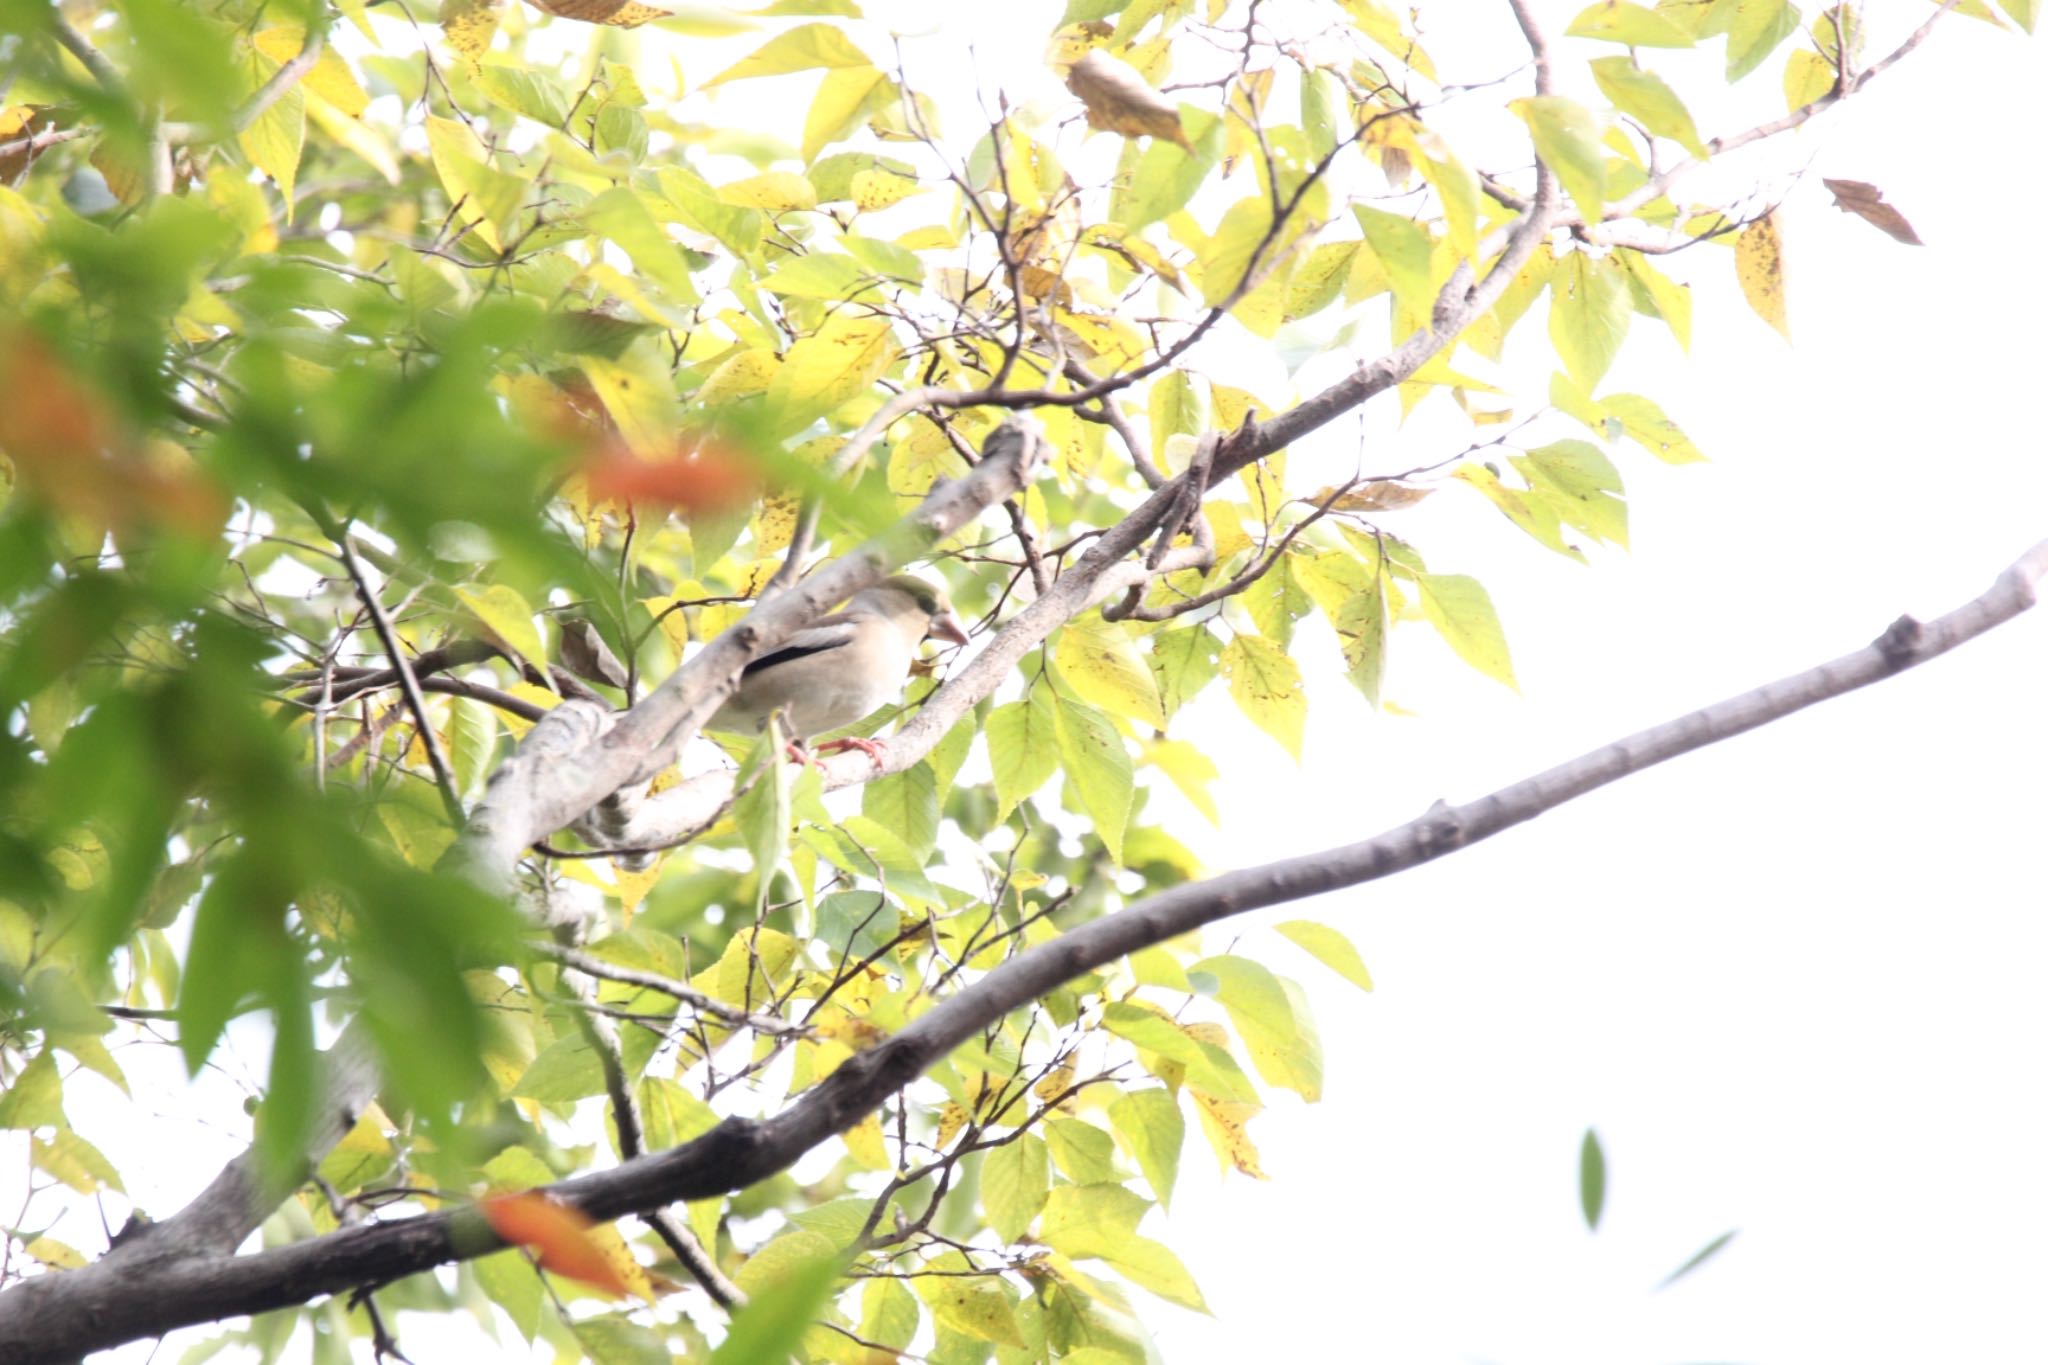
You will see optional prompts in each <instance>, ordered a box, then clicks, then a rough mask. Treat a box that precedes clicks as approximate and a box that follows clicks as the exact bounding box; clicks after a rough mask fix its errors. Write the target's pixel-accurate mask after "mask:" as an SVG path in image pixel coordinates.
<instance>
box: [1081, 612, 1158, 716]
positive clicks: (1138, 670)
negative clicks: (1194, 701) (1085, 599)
mask: <svg viewBox="0 0 2048 1365" xmlns="http://www.w3.org/2000/svg"><path fill="white" fill-rule="evenodd" d="M1053 663H1054V665H1055V666H1056V667H1058V669H1059V671H1060V676H1061V677H1062V678H1064V679H1066V683H1067V686H1069V687H1071V688H1073V689H1074V691H1075V693H1076V694H1077V695H1078V696H1080V698H1081V699H1082V700H1083V701H1087V702H1092V703H1094V704H1095V705H1097V706H1099V707H1101V708H1102V709H1103V710H1105V711H1110V712H1114V713H1115V714H1117V715H1119V716H1129V717H1130V718H1131V719H1133V720H1139V721H1143V722H1145V723H1146V724H1147V725H1150V726H1152V727H1153V728H1154V729H1161V728H1164V727H1165V725H1166V713H1165V711H1164V710H1163V709H1161V707H1160V704H1159V684H1158V683H1157V682H1156V681H1155V680H1154V679H1153V677H1152V670H1151V669H1150V668H1149V667H1148V666H1147V665H1146V663H1145V661H1144V659H1143V658H1142V657H1140V655H1139V653H1138V646H1137V642H1136V641H1134V640H1133V639H1132V638H1131V635H1130V632H1129V631H1127V630H1125V629H1124V627H1123V626H1121V625H1119V624H1117V623H1115V622H1113V621H1105V620H1103V619H1102V617H1101V615H1100V614H1099V613H1096V612H1090V613H1089V614H1088V615H1086V616H1082V617H1077V618H1075V619H1074V620H1072V621H1069V622H1068V623H1067V624H1066V625H1065V626H1063V627H1061V629H1060V634H1059V641H1058V643H1057V644H1056V645H1055V646H1054V648H1053Z"/></svg>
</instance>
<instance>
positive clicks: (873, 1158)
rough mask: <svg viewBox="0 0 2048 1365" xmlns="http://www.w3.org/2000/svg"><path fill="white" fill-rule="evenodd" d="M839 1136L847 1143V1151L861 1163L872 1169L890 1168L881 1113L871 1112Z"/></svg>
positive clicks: (883, 1169) (884, 1169)
mask: <svg viewBox="0 0 2048 1365" xmlns="http://www.w3.org/2000/svg"><path fill="white" fill-rule="evenodd" d="M839 1137H840V1140H841V1141H842V1142H844V1143H845V1144H846V1150H847V1152H848V1153H849V1154H850V1155H851V1156H852V1157H853V1159H854V1160H855V1161H857V1162H859V1163H860V1164H861V1165H863V1166H865V1167H867V1168H868V1169H869V1170H871V1171H886V1170H888V1169H889V1167H890V1164H891V1163H890V1161H889V1148H888V1144H887V1143H885V1142H884V1141H883V1140H882V1116H881V1115H880V1114H879V1113H875V1112H870V1113H869V1114H868V1116H867V1117H866V1118H864V1119H862V1120H861V1121H860V1122H859V1123H856V1124H855V1125H853V1127H851V1128H849V1129H847V1130H846V1131H845V1132H844V1133H841V1134H840V1135H839Z"/></svg>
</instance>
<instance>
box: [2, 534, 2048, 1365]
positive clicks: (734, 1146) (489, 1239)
mask: <svg viewBox="0 0 2048 1365" xmlns="http://www.w3.org/2000/svg"><path fill="white" fill-rule="evenodd" d="M2043 577H2048V541H2043V542H2042V543H2041V544H2039V545H2036V546H2035V547H2034V548H2033V549H2031V550H2029V551H2028V552H2027V553H2026V554H2025V555H2023V556H2022V557H2021V558H2020V559H2019V560H2018V561H2017V562H2015V563H2014V564H2013V565H2012V566H2011V567H2010V568H2008V569H2007V570H2006V571H2005V572H2004V573H2003V574H2001V575H1999V577H1998V580H1997V581H1996V582H1995V583H1994V584H1993V585H1992V586H1991V588H1990V589H1989V590H1988V591H1986V592H1985V593H1984V594H1983V595H1982V596H1980V597H1977V598H1975V599H1973V600H1972V601H1970V602H1967V603H1965V604H1963V605H1962V606H1961V607H1958V608H1957V609H1956V610H1954V611H1952V612H1949V613H1948V614H1947V615H1945V616H1941V617H1938V618H1936V619H1935V620H1933V621H1930V622H1926V623H1922V622H1919V621H1916V620H1914V619H1913V618H1911V617H1901V618H1899V620H1897V621H1895V622H1894V623H1893V624H1892V625H1891V626H1890V627H1889V628H1888V629H1886V631H1885V632H1884V634H1883V635H1881V636H1879V637H1878V639H1877V640H1876V641H1874V642H1873V643H1871V644H1869V645H1867V646H1865V647H1863V648H1862V649H1859V650H1856V651H1854V652H1853V653H1850V654H1846V655H1843V656H1842V657H1841V658H1839V659H1834V660H1832V661H1830V662H1827V663H1823V664H1820V665H1818V666H1816V667H1814V668H1811V669H1808V670H1806V671H1805V672H1803V673H1797V674H1794V675H1792V676H1791V677H1788V678H1783V679H1780V680H1779V681H1777V682H1773V683H1767V684H1765V685H1764V686H1762V687H1759V688H1756V689H1755V690H1753V691H1750V692H1745V693H1743V694H1741V695H1740V696H1736V697H1732V698H1729V699H1728V700H1726V701H1722V702H1719V703H1716V704H1715V705H1712V706H1709V707H1706V708H1705V709H1703V710H1700V711H1695V712H1693V713H1692V714H1690V715H1687V716H1681V717H1679V718H1677V719H1675V720H1672V721H1668V722H1666V723H1665V724H1662V725H1659V726H1655V727H1653V728H1651V729H1648V730H1643V731H1640V732H1638V733H1636V734H1633V735H1630V736H1627V737H1626V738H1623V739H1619V740H1616V741H1614V742H1613V743H1611V744H1607V745H1604V746H1602V747H1601V748H1598V749H1595V750H1593V751H1591V752H1590V753H1587V754H1583V755H1581V756H1580V757H1578V758H1575V759H1573V760H1571V761H1570V762H1567V763H1563V764H1560V765H1558V766H1557V767H1554V768H1551V769H1549V770H1548V771H1546V772H1541V773H1538V774H1536V775H1534V776H1533V777H1529V778H1525V779H1524V780H1522V781H1520V782H1517V783H1515V784H1514V785H1512V786H1509V787H1504V788H1502V789H1501V790H1499V791H1497V792H1494V793H1493V794H1491V795H1489V796H1484V797H1481V798H1480V799H1478V800H1476V801H1472V802H1469V803H1467V804H1465V805H1462V806H1450V805H1445V804H1443V803H1441V802H1439V803H1438V804H1437V805H1435V806H1433V807H1432V808H1431V809H1430V810H1429V811H1428V812H1426V813H1425V814H1424V815H1422V816H1421V817H1420V818H1418V819H1416V820H1412V821H1410V822H1409V823H1407V824H1405V825H1401V826H1399V827H1397V828H1395V829H1391V830H1388V831H1386V832H1385V833H1383V834H1380V835H1378V836H1377V837H1374V838H1371V839H1367V840H1364V841H1362V842H1359V843H1355V844H1349V845H1345V846H1343V847H1340V848H1335V849H1329V850H1326V851H1323V852H1320V853H1313V854H1307V855H1304V856H1301V857H1296V858H1289V859H1285V860H1283V861H1280V862H1275V863H1268V864H1266V865H1264V866H1262V867H1254V868H1247V869H1245V870H1243V871H1240V872H1231V873H1226V874H1224V875H1222V876H1218V877H1212V878H1210V879H1208V880H1206V881H1199V882H1189V883H1186V884H1184V885H1181V886H1177V887H1173V888H1172V889H1170V890H1167V891H1164V892H1161V893H1160V894H1158V895H1156V896H1151V897H1148V898H1147V899H1145V900H1142V901H1139V902H1137V903H1136V904H1134V905H1131V906H1129V907H1128V908H1126V909H1124V910H1121V911H1118V912H1116V913H1115V914H1111V915H1107V916H1104V917H1103V918H1101V919H1099V920H1095V921H1093V922H1092V923H1089V924H1085V925H1083V926H1081V927H1080V928H1078V929H1076V930H1074V931H1073V932H1071V933H1067V934H1064V935H1062V936H1060V937H1059V938H1056V939H1054V940H1052V941H1051V942H1048V943H1044V944H1041V945H1039V946H1038V947H1036V948H1032V949H1029V950H1028V951H1025V952H1023V953H1020V954H1018V955H1017V956H1016V957H1014V958H1012V959H1010V960H1009V961H1008V962H1006V963H1004V964H1003V965H1002V966H1000V967H998V968H996V969H995V970H993V971H991V972H990V973H989V974H988V975H987V976H985V977H983V978H982V979H981V980H979V981H977V982H976V983H975V984H974V985H973V986H971V987H969V988H968V989H966V990H963V991H961V992H960V993H958V994H957V995H954V996H951V997H949V998H948V999H946V1000H944V1001H942V1002H941V1003H939V1004H938V1005H937V1006H935V1007H934V1008H932V1009H931V1010H930V1011H928V1012H927V1013H925V1014H923V1015H921V1016H920V1017H919V1018H918V1019H917V1020H915V1021H914V1022H913V1023H911V1024H910V1025H909V1026H908V1027H906V1028H905V1029H903V1031H902V1032H900V1033H898V1034H896V1035H895V1036H894V1037H892V1038H890V1039H889V1040H888V1041H887V1042H884V1043H882V1044H880V1045H878V1046H876V1047H873V1048H870V1049H869V1050H867V1051H865V1052H862V1053H860V1054H858V1055H856V1056H855V1057H853V1058H851V1059H850V1060H848V1061H847V1062H846V1063H845V1064H843V1065H842V1066H841V1067H840V1068H839V1069H838V1070H837V1071H835V1072H833V1073H832V1075H831V1076H830V1077H829V1078H827V1079H826V1080H825V1081H823V1082H821V1083H820V1084H819V1085H817V1086H815V1087H813V1088H812V1089H811V1090H809V1091H807V1092H806V1093H805V1094H804V1095H803V1096H802V1097H801V1098H799V1099H798V1100H797V1101H796V1103H794V1104H793V1105H791V1106H790V1107H789V1108H788V1109H787V1110H785V1111H783V1112H782V1113H780V1114H778V1115H776V1116H775V1117H773V1118H771V1119H767V1120H756V1119H743V1118H732V1119H727V1120H725V1121H724V1122H723V1123H721V1124H719V1125H718V1127H716V1128H714V1129H712V1130H711V1131H710V1132H708V1133H706V1134H705V1135H704V1136H702V1137H700V1138H698V1139H696V1140H695V1141H692V1142H689V1143H685V1144H684V1145H682V1146H680V1147H675V1148H672V1149H670V1150H668V1151H666V1152H662V1153H659V1154H656V1155H653V1156H647V1157H642V1158H641V1159H639V1160H637V1161H628V1162H624V1163H622V1164H620V1165H619V1166H616V1167H613V1168H612V1169H609V1170H604V1171H597V1172H593V1173H591V1174H588V1175H582V1176H577V1177H575V1178H573V1179H570V1180H564V1181H561V1182H560V1183H558V1184H556V1185H553V1186H550V1187H548V1192H549V1193H550V1194H551V1195H553V1196H554V1197H556V1198H559V1199H562V1200H564V1201H566V1202H568V1203H570V1204H573V1205H575V1206H576V1207H578V1208H580V1209H581V1210H582V1211H583V1212H584V1213H586V1214H588V1215H589V1216H591V1217H593V1218H597V1219H611V1218H618V1217H621V1216H623V1215H625V1214H629V1213H638V1212H640V1211H642V1210H647V1209H654V1208H658V1207H661V1206H663V1205H666V1204H670V1203H673V1202H675V1201H676V1200H680V1199H696V1198H706V1197H709V1196H712V1195H716V1194H723V1193H726V1192H728V1191H731V1190H734V1189H739V1188H741V1187H743V1186H746V1185H749V1184H752V1183H753V1182H755V1181H757V1180H760V1179H763V1178H765V1177H766V1176H768V1175H771V1174H773V1173H775V1172H776V1171H779V1170H782V1169H784V1168H786V1167H787V1166H788V1165H789V1164H790V1163H792V1162H794V1161H795V1160H796V1159H797V1158H798V1157H800V1156H802V1155H803V1154H804V1153H805V1152H807V1151H809V1150H810V1149H811V1148H812V1147H815V1146H816V1145H817V1144H818V1143H820V1142H823V1141H825V1140H826V1139H827V1138H829V1137H831V1136H832V1135H833V1134H835V1133H839V1132H843V1131H844V1130H845V1129H847V1128H848V1127H851V1126H852V1125H853V1124H854V1123H856V1122H858V1121H859V1120H860V1119H861V1118H862V1117H864V1116H865V1115H866V1114H868V1113H869V1112H871V1111H872V1110H873V1109H874V1108H876V1107H877V1106H878V1105H880V1104H881V1103H883V1102H884V1101H885V1100H886V1099H887V1098H888V1097H889V1096H890V1095H893V1094H895V1093H896V1092H897V1091H898V1090H900V1089H902V1088H903V1087H904V1086H905V1085H908V1084H909V1083H910V1082H911V1081H913V1080H915V1079H916V1078H917V1077H918V1076H919V1075H920V1074H922V1073H923V1071H924V1070H925V1068H926V1067H928V1066H930V1065H931V1064H932V1063H933V1062H934V1061H936V1060H938V1059H939V1058H941V1057H943V1056H945V1055H946V1054H947V1053H948V1052H950V1051H951V1050H952V1049H953V1048H954V1047H956V1046H958V1045H959V1044H960V1043H961V1042H963V1041H965V1040H966V1039H968V1038H970V1037H972V1036H973V1035H974V1034H976V1033H977V1032H979V1031H980V1030H982V1029H984V1028H986V1027H987V1026H988V1025H989V1024H990V1023H992V1022H993V1021H995V1020H997V1019H1000V1018H1001V1017H1002V1016H1003V1015H1004V1014H1006V1013H1008V1012H1009V1011H1010V1010H1012V1009H1015V1008H1017V1007H1018V1006H1020V1005H1024V1004H1027V1003H1029V1002H1030V1001H1032V1000H1035V999H1037V998H1038V997H1040V996H1041V995H1043V994H1044V993H1045V992H1047V991H1049V990H1051V989H1053V988H1054V987H1056V986H1058V985H1060V984H1061V983H1062V982H1065V981H1068V980H1071V979H1072V978H1074V977H1076V976H1078V975H1080V974H1082V973H1084V972H1087V971H1090V970H1092V969H1094V968H1096V967H1100V966H1103V965H1105V964H1107V963H1110V962H1113V961H1115V960H1116V959H1117V958H1120V957H1123V956H1125V955H1126V954H1128V953H1131V952H1135V951H1137V950H1138V949H1140V948H1145V947H1149V946H1151V945H1154V944H1157V943H1162V942H1164V941H1166V940H1167V939H1170V938H1173V937H1175V936H1176V935H1179V934H1184V933H1186V932H1188V931H1189V930H1191V929H1196V928H1199V927H1201V926H1202V925H1205V924H1209V923H1212V922H1214V921H1216V920H1220V919H1225V918H1228V917H1229V916H1232V915H1236V914H1241V913H1243V912H1244V911H1247V910H1253V909H1258V908H1260V907H1263V906H1269V905H1279V904H1284V903H1286V902H1289V901H1294V900H1299V899H1301V898H1303V897H1306V896H1312V895H1317V894H1321V893H1323V892H1328V891H1334V890H1338V889H1341V888H1344V887H1350V886H1358V885H1362V884H1363V883H1366V882H1370V881H1376V880H1378V879H1379V878H1381V877H1386V876H1389V875H1391V874H1393V873H1396V872H1400V871H1405V870H1406V869H1408V868H1411V867H1418V866H1420V865H1422V864H1423V863H1427V862H1431V861H1434V860H1435V859H1437V858H1441V857H1443V856H1445V855H1446V854H1449V853H1453V852H1456V851H1457V850H1459V849H1461V848H1465V847H1469V846H1470V845H1472V844H1475V843H1477V842H1479V841H1480V840H1482V839H1486V838H1489V837H1491V836H1493V835H1495V834H1498V833H1500V832H1501V831H1502V830H1505V829H1509V828H1512V827H1513V826H1515V825H1518V824H1522V823H1524V822H1526V821H1529V820H1533V819H1535V818H1536V817H1537V816H1539V815H1541V814H1543V813H1544V812H1546V811H1549V810H1553V809H1555V808H1557V807H1558V806H1561V805H1563V804H1565V803H1566V802H1568V801H1571V800H1573V799H1574V798H1576V797H1579V796H1583V795H1585V794H1586V793H1588V792H1591V791H1594V790H1597V789H1598V788H1600V787H1604V786H1606V785H1608V784H1609V783H1612V782H1617V781H1619V780H1621V779H1622V778H1624V777H1627V776H1628V775H1629V774H1631V773H1636V772H1640V771H1642V770H1643V769H1645V768H1649V767H1652V766H1654V765H1656V764H1658V763H1662V762H1665V761H1667V760H1669V759H1672V758H1676V757H1678V756H1679V755H1681V754H1686V753H1690V752H1692V751H1693V750H1695V749H1700V748H1704V747H1706V746H1708V745H1711V744H1715V743H1718V742H1720V741H1721V740H1724V739H1728V738H1731V737H1732V736H1735V735H1739V734H1742V733H1744V732H1746V731H1749V730H1753V729H1756V728H1757V727H1759V726H1762V725H1767V724H1769V723H1770V722H1772V721H1775V720H1780V719H1783V718H1784V717H1786V716H1789V715H1791V714H1793V713H1794V712H1797V711H1802V710H1804V709H1806V708H1807V707H1809V706H1814V705H1817V704H1819V703H1821V702H1824V701H1828V700H1830V699H1832V698H1835V697H1839V696H1842V695H1844V694H1845V693H1848V692H1852V691H1854V690H1856V689H1858V688H1862V687H1868V686H1869V685H1871V684H1872V683H1876V682H1882V681H1883V680H1885V679H1886V678H1889V677H1892V676H1894V675H1895V674H1898V673H1900V672H1903V671H1904V670H1906V669H1908V668H1912V667H1914V666H1915V665H1918V664H1922V663H1925V662H1926V661H1928V660H1929V659H1932V658H1935V657H1937V656H1939V655H1941V654H1945V653H1947V652H1948V651H1949V650H1951V649H1954V648H1955V647H1956V646H1958V645H1960V644H1963V643H1964V642H1966V641H1968V640H1971V639H1974V638H1975V637H1977V636H1979V635H1982V634H1984V633H1985V632H1986V631H1989V630H1991V629H1993V628H1994V627H1996V626H1998V625H2000V624H2002V623H2003V622H2005V621H2009V620H2011V619H2012V618H2013V617H2015V616H2017V615H2019V614H2020V613H2021V612H2024V611H2026V610H2027V609H2028V608H2030V607H2032V606H2033V605H2034V604H2035V602H2036V600H2037V596H2038V585H2039V584H2040V582H2041V580H2042V579H2043ZM498 1245H499V1243H498V1241H497V1239H496V1238H495V1236H493V1235H492V1234H491V1232H490V1231H489V1229H488V1228H487V1227H486V1226H485V1225H484V1223H483V1221H482V1220H481V1219H480V1218H479V1217H478V1216H477V1215H476V1214H475V1213H473V1212H471V1211H468V1210H454V1211H447V1212H441V1213H432V1214H424V1215H420V1216H416V1217H411V1218H402V1219H395V1220H393V1221H391V1222H388V1223H379V1224H374V1225H364V1226H360V1227H350V1228H343V1229H341V1230H338V1231H336V1232H332V1233H328V1234H326V1235H324V1236H320V1237H314V1238H309V1239H307V1240H306V1241H303V1242H298V1243H295V1244H293V1245H291V1246H286V1247H279V1248H277V1249H275V1250H271V1251H263V1252H257V1253H254V1254H251V1255H247V1256H238V1257H181V1258H174V1259H169V1260H164V1261H160V1262H152V1263H150V1264H149V1265H147V1266H146V1267H135V1266H133V1265H132V1264H130V1263H124V1261H123V1260H122V1258H121V1257H119V1256H118V1255H111V1256H109V1257H107V1258H105V1259H103V1260H102V1261H100V1262H98V1263H97V1264H95V1265H92V1266H88V1267H85V1268H83V1269H80V1270H72V1271H66V1272H63V1273H61V1274H50V1275H43V1276H40V1277H38V1278H36V1279H33V1280H29V1281H27V1282H25V1283H23V1284H20V1285H17V1286H15V1287H14V1288H12V1289H9V1290H7V1291H6V1292H5V1293H0V1359H5V1360H8V1361H10V1362H16V1363H17V1365H43V1362H55V1361H60V1360H67V1359H73V1358H76V1357H77V1356H78V1355H80V1354H82V1353H83V1352H86V1351H90V1350H97V1349H101V1348H104V1347H107V1346H113V1345H117V1344H119V1343H120V1342H123V1341H131V1340H134V1339H136V1338H138V1337H143V1336H150V1335H155V1334H158V1333H162V1332H166V1331H169V1330H170V1329H172V1328H174V1327H181V1326H186V1325H188V1324H191V1323H197V1322H209V1321H214V1320H217V1319H220V1318H224V1317H230V1316H235V1315H238V1314H244V1313H255V1312H262V1311H265V1310H268V1309H273V1308H282V1307H285V1306H288V1305H291V1304H297V1303H303V1302H305V1301H307V1300H309V1299H312V1298H314V1297H317V1296H319V1295H321V1294H332V1293H338V1292H341V1291H344V1290H348V1289H352V1288H355V1287H357V1286H360V1285H365V1284H378V1283H384V1282H387V1281H389V1280H391V1279H394V1278H397V1277H399V1276H403V1275H409V1274H415V1273H418V1272H420V1271H423V1270H428V1269H431V1268H433V1267H434V1266H437V1265H441V1264H444V1263H446V1262H448V1261H451V1260H459V1259H466V1258H470V1257H474V1256H479V1255H483V1254H485V1253H486V1252H489V1251H491V1250H494V1249H495V1248H496V1247H497V1246H498Z"/></svg>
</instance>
